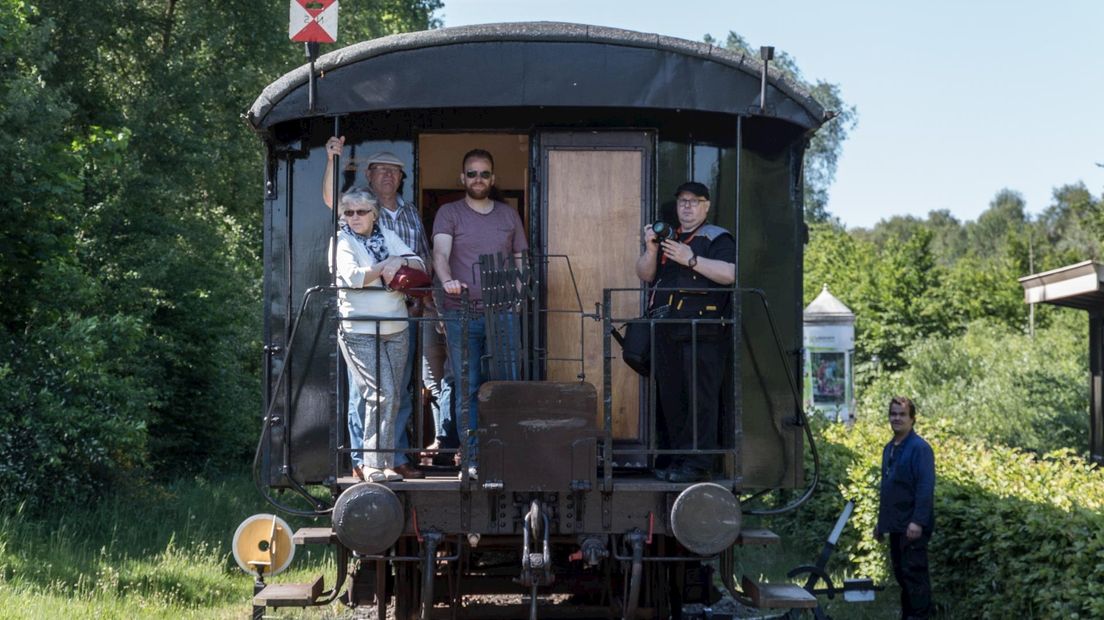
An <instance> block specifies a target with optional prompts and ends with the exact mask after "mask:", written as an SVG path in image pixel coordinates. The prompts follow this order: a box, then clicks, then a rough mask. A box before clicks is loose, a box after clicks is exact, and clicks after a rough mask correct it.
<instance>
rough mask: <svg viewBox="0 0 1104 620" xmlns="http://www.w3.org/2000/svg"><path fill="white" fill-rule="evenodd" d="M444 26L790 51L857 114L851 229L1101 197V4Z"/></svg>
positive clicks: (474, 4) (809, 5)
mask: <svg viewBox="0 0 1104 620" xmlns="http://www.w3.org/2000/svg"><path fill="white" fill-rule="evenodd" d="M444 2H445V7H444V9H442V10H441V11H440V12H439V13H438V15H439V16H440V17H442V19H443V20H444V24H445V25H446V26H461V25H466V24H477V23H490V22H502V21H569V22H576V23H587V24H597V25H602V26H615V27H618V28H627V29H630V30H639V31H643V32H656V33H660V34H665V35H670V36H676V37H682V38H685V39H692V40H696V41H698V40H701V38H702V36H703V35H705V34H706V33H709V34H712V35H713V36H715V37H717V38H718V39H719V40H721V41H723V40H724V39H725V37H726V36H727V34H728V31H729V30H734V31H736V32H737V33H739V34H740V35H741V36H743V37H744V38H745V39H746V40H747V41H748V43H750V44H751V45H752V46H753V47H758V46H760V45H773V46H774V47H775V48H776V49H778V50H785V51H786V52H787V53H789V54H791V55H792V56H793V57H794V58H795V59H796V60H797V63H798V66H799V67H800V68H801V70H802V72H803V73H804V75H805V77H806V78H807V79H809V80H826V81H829V82H834V83H837V84H839V85H840V87H841V88H842V94H843V97H844V100H845V101H847V102H848V103H850V104H852V105H855V106H857V107H858V111H859V125H858V127H857V128H856V129H855V130H854V131H853V132H852V134H851V137H850V138H849V139H848V141H847V142H846V144H845V145H844V151H843V157H842V158H841V160H840V165H839V170H838V172H837V176H836V182H835V184H834V185H833V186H832V190H831V202H830V204H829V210H830V211H831V212H832V213H833V214H835V215H837V216H839V217H840V218H841V219H842V220H843V222H844V223H845V224H847V225H848V226H849V227H856V226H866V227H869V226H872V225H873V224H874V223H876V222H877V221H878V220H880V219H882V218H886V217H890V216H892V215H905V214H911V215H916V216H920V217H923V216H924V215H926V214H927V212H928V211H930V210H932V209H949V210H950V211H951V212H952V213H953V214H955V216H956V217H958V218H959V219H960V220H972V219H975V218H976V217H977V216H978V214H979V213H981V212H982V211H983V210H985V208H986V207H987V206H988V204H989V201H990V200H991V199H992V198H993V196H994V195H995V194H996V193H997V192H998V191H999V190H1000V189H1002V188H1005V187H1007V188H1010V189H1013V190H1015V191H1018V192H1020V193H1021V194H1023V196H1024V199H1025V200H1026V201H1027V207H1028V211H1029V212H1031V213H1038V212H1040V211H1042V210H1043V209H1044V208H1046V206H1047V205H1049V204H1050V199H1051V192H1052V190H1053V189H1054V188H1055V187H1057V186H1060V185H1063V184H1066V183H1076V182H1078V181H1083V182H1084V183H1085V184H1086V186H1088V188H1089V190H1090V191H1092V192H1093V193H1094V194H1096V195H1100V194H1101V192H1102V190H1104V168H1100V167H1098V166H1096V165H1095V164H1096V163H1097V162H1100V163H1104V120H1102V117H1104V1H1101V0H1050V1H1049V2H1044V1H1043V0H1036V1H1033V2H1032V1H1025V0H1005V1H997V0H958V1H952V0H925V1H924V2H894V1H892V0H880V1H878V0H837V1H836V2H811V1H805V0H802V1H791V2H764V1H762V0H759V1H757V2H751V1H746V0H711V1H706V0H667V1H665V2H655V1H652V0H636V1H631V0H556V1H545V0H444Z"/></svg>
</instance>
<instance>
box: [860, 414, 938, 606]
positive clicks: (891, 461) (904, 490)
mask: <svg viewBox="0 0 1104 620" xmlns="http://www.w3.org/2000/svg"><path fill="white" fill-rule="evenodd" d="M915 424H916V405H915V404H914V403H913V402H912V400H911V399H908V398H905V397H904V396H895V397H893V398H892V399H891V400H890V401H889V425H890V428H892V429H893V439H891V440H890V441H889V443H887V444H886V445H885V448H883V449H882V485H881V493H880V496H879V504H878V524H877V525H876V526H875V527H874V537H875V538H877V539H878V540H881V539H882V537H883V536H885V535H886V534H889V559H890V563H891V564H892V565H893V576H894V577H896V578H897V584H898V585H900V586H901V618H902V619H905V620H922V619H923V618H927V617H929V616H930V615H931V612H932V600H931V599H932V595H931V580H930V578H929V577H928V541H929V540H930V539H931V533H932V527H934V525H935V515H934V512H935V511H934V504H935V454H934V453H933V452H932V448H931V445H929V444H928V442H926V441H924V439H923V438H922V437H920V435H917V434H916V431H915V430H914V429H913V426H914V425H915Z"/></svg>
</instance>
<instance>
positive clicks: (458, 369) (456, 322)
mask: <svg viewBox="0 0 1104 620" xmlns="http://www.w3.org/2000/svg"><path fill="white" fill-rule="evenodd" d="M460 317H461V312H460V311H459V310H446V311H445V336H446V340H447V341H448V355H449V364H450V365H451V366H452V376H453V379H454V381H455V383H454V388H455V389H454V390H453V402H454V409H455V411H456V413H457V415H458V416H459V414H460V412H462V411H463V407H464V403H467V404H468V430H469V431H470V434H469V443H468V445H469V446H472V447H475V445H476V442H475V429H477V428H479V407H478V404H479V399H478V398H476V394H478V393H479V386H481V385H483V382H484V381H485V380H486V377H485V375H484V373H483V357H484V356H485V355H489V353H488V352H487V321H486V319H485V318H483V315H482V314H477V315H474V316H472V317H471V318H470V319H469V320H468V342H467V346H468V355H467V360H468V373H467V375H464V374H463V372H462V360H463V359H464V358H463V350H462V349H463V346H462V339H461V336H462V334H463V329H462V325H461V320H460ZM498 324H499V325H498V329H499V334H497V336H498V337H497V341H498V343H499V345H498V349H499V351H498V358H499V360H500V361H501V364H500V367H502V368H503V373H502V374H503V375H504V376H502V377H501V378H502V379H506V380H516V379H517V378H518V375H519V372H520V368H521V365H520V357H519V355H518V348H519V346H518V345H519V336H518V325H517V321H516V320H515V318H514V316H513V315H512V314H503V315H501V318H500V320H499V321H498ZM460 377H463V381H461V380H460V379H459V378H460ZM461 384H463V388H462V389H461V388H460V385H461ZM456 423H457V426H459V424H460V419H459V417H458V418H457V420H456Z"/></svg>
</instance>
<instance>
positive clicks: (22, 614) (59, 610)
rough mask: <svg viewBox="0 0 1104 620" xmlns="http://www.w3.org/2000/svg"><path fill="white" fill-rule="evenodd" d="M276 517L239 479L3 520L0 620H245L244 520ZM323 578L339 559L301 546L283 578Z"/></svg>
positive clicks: (139, 492)
mask: <svg viewBox="0 0 1104 620" xmlns="http://www.w3.org/2000/svg"><path fill="white" fill-rule="evenodd" d="M269 511H270V509H269V508H268V507H267V505H266V504H264V502H263V500H261V499H260V498H259V497H258V496H257V493H256V491H254V489H253V486H252V484H251V483H250V481H249V480H248V478H246V477H244V476H237V477H228V478H225V479H221V480H219V481H210V480H206V479H203V478H195V479H188V480H181V481H179V482H177V483H174V484H171V485H169V486H165V487H158V486H141V487H138V488H136V489H131V490H129V491H128V492H126V493H122V494H119V495H115V496H111V497H106V498H104V499H103V500H102V501H101V502H99V503H98V504H97V505H96V506H94V507H87V508H82V507H74V508H68V509H65V510H59V511H57V512H55V513H52V514H48V515H42V516H36V517H33V518H32V517H31V516H29V515H27V514H25V513H23V512H22V511H20V510H16V511H13V512H8V513H7V514H3V515H0V618H2V619H8V618H13V619H14V618H28V619H29V618H34V619H38V618H60V617H65V618H74V619H80V618H89V619H95V620H108V619H115V618H120V619H123V618H125V619H128V620H129V619H131V618H174V619H176V618H203V619H208V618H236V619H237V618H243V617H246V616H247V615H248V612H249V609H250V607H249V598H250V595H251V593H252V578H251V577H249V576H248V575H246V574H245V573H243V572H242V571H241V570H240V569H239V568H238V566H237V564H236V563H235V562H234V558H233V555H232V552H231V548H230V542H231V538H232V536H233V534H234V530H235V529H236V528H237V525H238V523H240V522H241V520H242V519H244V518H245V517H248V516H250V515H252V514H255V513H258V512H269ZM290 523H291V525H292V527H294V528H299V527H302V526H304V525H307V524H309V521H308V520H305V519H302V520H299V521H296V520H290ZM319 574H325V575H326V577H327V578H328V579H329V580H332V579H333V575H334V565H333V558H332V556H331V554H329V553H326V552H320V551H318V550H311V549H310V548H300V549H299V550H298V551H297V553H296V557H295V561H294V562H293V564H292V569H290V570H289V571H288V572H287V573H284V574H282V575H280V576H279V577H278V578H277V580H278V581H291V582H294V581H307V580H308V579H312V578H314V577H316V576H317V575H319ZM327 585H332V584H329V583H328V584H327ZM334 614H335V610H329V611H326V610H322V611H320V610H311V611H309V612H307V613H304V612H302V611H300V610H289V612H287V613H283V614H277V615H278V616H280V617H310V618H321V617H326V616H330V617H333V616H334Z"/></svg>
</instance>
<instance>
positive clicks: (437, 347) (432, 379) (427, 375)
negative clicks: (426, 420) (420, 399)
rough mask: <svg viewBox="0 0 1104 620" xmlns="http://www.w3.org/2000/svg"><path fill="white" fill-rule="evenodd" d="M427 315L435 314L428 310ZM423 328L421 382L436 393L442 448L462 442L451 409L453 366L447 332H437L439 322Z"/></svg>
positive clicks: (436, 429)
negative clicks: (450, 359) (449, 361)
mask: <svg viewBox="0 0 1104 620" xmlns="http://www.w3.org/2000/svg"><path fill="white" fill-rule="evenodd" d="M425 316H426V317H432V316H436V313H435V312H433V311H432V310H429V309H427V310H426V313H425ZM421 327H422V383H423V385H425V388H426V389H427V390H429V393H430V394H432V395H433V431H434V436H435V438H436V440H437V443H438V445H439V446H440V447H442V448H456V447H457V446H459V445H460V443H459V439H458V438H457V435H456V418H455V417H454V415H453V411H452V384H453V382H452V368H451V367H450V366H449V363H448V352H447V346H448V345H446V344H445V336H444V334H438V333H437V323H436V322H435V321H434V322H424V323H422V325H421Z"/></svg>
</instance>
